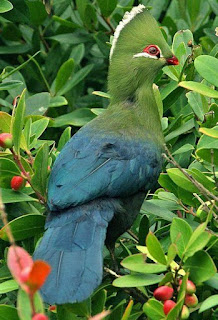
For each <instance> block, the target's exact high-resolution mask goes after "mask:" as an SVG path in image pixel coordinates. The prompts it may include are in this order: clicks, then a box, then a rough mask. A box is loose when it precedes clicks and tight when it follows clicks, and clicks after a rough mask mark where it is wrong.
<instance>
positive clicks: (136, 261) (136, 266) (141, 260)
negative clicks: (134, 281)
mask: <svg viewBox="0 0 218 320" xmlns="http://www.w3.org/2000/svg"><path fill="white" fill-rule="evenodd" d="M121 265H122V266H123V267H124V268H127V269H129V270H131V271H136V272H140V273H159V272H163V271H166V267H165V266H163V265H162V264H156V263H147V262H146V261H145V255H143V254H141V253H139V254H134V255H131V256H129V257H127V258H125V259H124V260H123V261H122V262H121Z"/></svg>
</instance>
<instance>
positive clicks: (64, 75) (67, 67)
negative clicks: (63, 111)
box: [55, 59, 74, 94]
mask: <svg viewBox="0 0 218 320" xmlns="http://www.w3.org/2000/svg"><path fill="white" fill-rule="evenodd" d="M73 69H74V60H73V59H69V60H67V61H65V62H64V63H63V64H62V66H61V67H60V69H59V70H58V74H57V77H56V79H55V92H56V94H58V91H59V90H60V89H61V88H62V87H63V86H64V85H65V84H66V83H67V81H68V80H69V78H70V77H71V75H72V73H73Z"/></svg>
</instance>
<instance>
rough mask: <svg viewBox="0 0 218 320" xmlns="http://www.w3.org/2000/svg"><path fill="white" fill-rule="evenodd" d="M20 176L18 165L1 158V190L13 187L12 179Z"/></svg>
mask: <svg viewBox="0 0 218 320" xmlns="http://www.w3.org/2000/svg"><path fill="white" fill-rule="evenodd" d="M18 175H20V170H19V168H18V167H17V165H16V164H15V163H14V162H13V161H11V160H9V159H7V158H0V187H1V188H10V187H11V179H12V178H13V176H18Z"/></svg>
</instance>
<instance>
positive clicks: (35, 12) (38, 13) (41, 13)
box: [26, 0, 48, 26]
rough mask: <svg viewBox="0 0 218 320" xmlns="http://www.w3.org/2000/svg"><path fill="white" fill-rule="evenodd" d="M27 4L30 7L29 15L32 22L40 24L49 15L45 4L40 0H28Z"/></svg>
mask: <svg viewBox="0 0 218 320" xmlns="http://www.w3.org/2000/svg"><path fill="white" fill-rule="evenodd" d="M26 4H27V6H28V8H29V17H30V21H31V23H32V24H34V25H36V26H39V25H40V24H42V23H43V21H44V20H45V19H46V17H47V15H48V14H47V12H46V10H45V5H44V4H43V3H42V2H41V1H40V0H34V1H31V0H27V1H26Z"/></svg>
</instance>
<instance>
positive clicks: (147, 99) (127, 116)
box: [108, 82, 164, 144]
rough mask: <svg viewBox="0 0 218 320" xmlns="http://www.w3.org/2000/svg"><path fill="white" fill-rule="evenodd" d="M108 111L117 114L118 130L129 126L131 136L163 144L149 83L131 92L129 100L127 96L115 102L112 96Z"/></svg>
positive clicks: (158, 118) (155, 105) (157, 113)
mask: <svg viewBox="0 0 218 320" xmlns="http://www.w3.org/2000/svg"><path fill="white" fill-rule="evenodd" d="M108 111H109V112H112V114H114V113H116V114H117V118H118V120H117V122H118V127H119V128H122V127H123V126H126V125H127V124H129V127H130V128H132V130H131V135H132V134H134V135H135V136H136V137H138V138H142V139H147V138H150V139H151V140H153V141H154V142H156V143H158V144H163V142H164V140H163V133H162V129H161V122H160V116H159V112H158V107H157V103H156V101H155V97H154V92H153V88H152V84H151V83H149V84H148V82H145V83H143V85H141V86H139V87H138V88H137V89H136V90H135V92H132V96H131V98H130V97H129V96H128V97H125V98H123V100H121V99H120V98H119V100H118V101H116V97H113V95H112V97H111V103H110V106H109V107H108Z"/></svg>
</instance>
